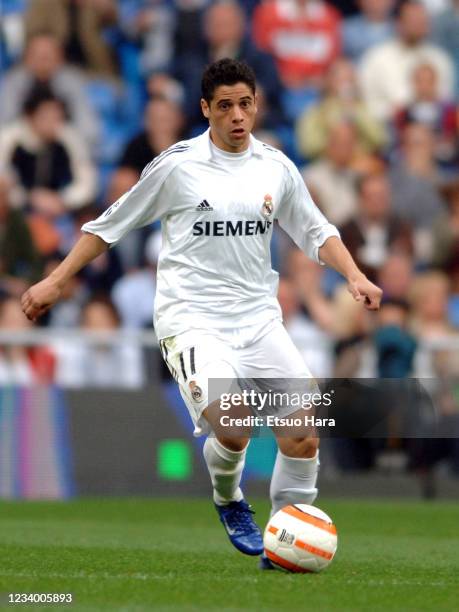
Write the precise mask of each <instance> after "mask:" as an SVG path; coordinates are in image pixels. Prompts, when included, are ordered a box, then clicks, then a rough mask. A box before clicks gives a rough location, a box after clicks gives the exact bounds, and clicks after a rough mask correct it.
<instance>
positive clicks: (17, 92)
mask: <svg viewBox="0 0 459 612" xmlns="http://www.w3.org/2000/svg"><path fill="white" fill-rule="evenodd" d="M86 83H87V80H86V77H85V76H84V74H83V73H82V72H81V71H79V70H78V69H77V68H74V67H71V66H69V65H68V64H66V63H65V62H64V57H63V51H62V46H61V44H60V42H59V40H58V39H57V38H56V37H55V36H53V35H52V34H49V33H47V32H42V33H36V34H34V35H33V36H32V37H31V38H30V39H29V40H28V42H27V45H26V48H25V51H24V57H23V61H22V62H21V64H19V65H18V66H13V67H12V68H11V70H9V71H8V72H7V73H6V74H5V77H4V78H3V79H2V83H1V90H0V99H1V100H2V103H1V104H0V126H3V127H4V126H5V125H6V124H9V123H10V122H11V121H13V120H14V119H16V118H17V117H18V115H19V113H20V112H21V109H22V108H23V106H24V102H25V100H26V99H27V97H28V96H29V95H30V92H31V91H32V90H33V89H34V88H35V87H36V85H37V84H47V85H49V86H50V87H51V89H52V91H53V93H54V94H55V95H56V96H58V97H59V98H61V99H62V100H63V101H64V102H65V104H66V108H67V110H68V112H69V116H70V118H71V120H72V123H74V124H75V127H76V129H77V130H78V132H79V134H80V135H81V136H83V137H84V138H85V139H86V141H87V142H88V143H89V144H90V145H91V146H93V145H95V144H96V143H97V141H98V135H99V125H98V120H97V117H96V115H95V113H94V111H93V109H92V107H91V105H90V103H89V99H88V97H87V95H86V91H85V86H86Z"/></svg>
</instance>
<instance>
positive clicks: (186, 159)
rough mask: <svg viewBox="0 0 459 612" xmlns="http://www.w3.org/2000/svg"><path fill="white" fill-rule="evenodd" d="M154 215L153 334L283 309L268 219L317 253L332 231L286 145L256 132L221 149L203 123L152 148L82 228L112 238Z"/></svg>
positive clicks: (256, 320) (258, 320)
mask: <svg viewBox="0 0 459 612" xmlns="http://www.w3.org/2000/svg"><path fill="white" fill-rule="evenodd" d="M157 219H160V220H161V226H162V248H161V252H160V255H159V260H158V278H157V293H156V300H155V316H154V323H155V330H156V333H157V335H158V338H160V339H162V338H166V337H168V336H175V335H177V334H179V333H182V332H184V331H187V330H190V329H209V328H215V329H231V328H235V327H236V328H240V327H243V326H247V325H253V324H262V323H263V322H269V321H270V320H272V319H275V318H280V316H281V314H280V307H279V303H278V301H277V297H276V296H277V284H278V274H277V273H276V272H274V271H273V269H272V267H271V253H270V241H271V237H272V233H273V221H274V220H275V219H277V220H278V222H279V224H280V225H281V227H283V228H284V229H285V230H286V232H287V233H288V234H289V235H290V236H291V237H292V238H293V240H294V241H295V242H296V244H297V245H298V246H299V247H300V248H301V249H302V250H303V251H304V252H305V253H306V254H307V255H308V256H309V257H311V258H312V259H314V260H316V261H318V260H319V258H318V250H319V247H320V246H321V245H322V244H323V243H324V242H325V241H326V240H327V238H329V237H330V236H339V233H338V230H337V229H336V228H335V227H334V226H333V225H331V224H330V223H328V222H327V220H326V219H325V217H324V216H323V214H322V213H321V212H320V211H319V210H318V208H317V207H316V206H315V204H314V202H313V201H312V199H311V196H310V195H309V193H308V191H307V189H306V187H305V184H304V181H303V179H302V178H301V175H300V173H299V172H298V170H297V168H296V167H295V165H294V164H293V163H292V162H291V161H290V160H289V159H288V158H287V157H286V156H285V155H284V154H283V153H281V152H280V151H278V150H276V149H274V148H272V147H270V146H268V145H265V144H264V143H262V142H260V141H258V140H256V139H255V138H254V137H253V136H251V139H250V147H249V149H248V151H246V152H244V153H238V154H234V153H226V152H224V151H221V150H220V149H217V148H216V147H215V146H214V145H213V143H212V142H211V140H210V132H209V130H207V131H206V132H205V133H204V134H202V135H201V136H198V137H197V138H193V139H191V140H185V141H182V142H179V143H177V144H176V145H174V146H172V147H170V148H169V149H167V150H166V151H164V152H163V153H161V155H158V157H156V158H155V159H154V160H153V161H152V162H151V163H150V164H149V165H148V166H146V167H145V169H144V171H143V173H142V175H141V177H140V180H139V182H138V183H137V184H136V185H135V186H134V187H133V188H132V189H131V190H130V191H129V192H128V193H126V194H124V195H123V196H122V197H121V198H120V199H119V200H118V201H117V202H115V203H114V204H112V206H110V208H108V209H107V210H106V211H105V212H104V213H103V214H102V215H101V216H100V217H99V218H97V219H95V220H94V221H90V222H89V223H86V224H85V225H84V226H83V228H82V230H83V231H84V232H89V233H92V234H96V235H97V236H99V237H100V238H102V240H104V241H105V242H107V243H109V244H110V245H113V244H116V243H117V242H118V240H120V239H121V238H122V237H123V236H124V234H126V233H127V232H129V231H130V230H132V229H135V228H139V227H142V226H145V225H148V224H150V223H152V222H153V221H156V220H157Z"/></svg>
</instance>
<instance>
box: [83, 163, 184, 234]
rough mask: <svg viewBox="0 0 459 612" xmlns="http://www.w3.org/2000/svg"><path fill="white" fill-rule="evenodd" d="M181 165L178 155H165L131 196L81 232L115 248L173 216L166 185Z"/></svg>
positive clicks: (126, 195)
mask: <svg viewBox="0 0 459 612" xmlns="http://www.w3.org/2000/svg"><path fill="white" fill-rule="evenodd" d="M177 164H178V162H177V159H176V158H175V156H174V155H169V156H168V155H167V152H166V154H165V153H163V154H162V156H159V158H156V159H155V160H153V161H152V162H151V164H149V165H148V166H146V168H145V169H144V171H143V173H142V176H141V177H140V179H139V181H138V182H137V183H136V184H135V185H134V186H133V187H132V188H131V189H130V190H129V191H128V192H127V193H125V194H124V195H123V196H121V198H119V200H117V201H116V202H114V203H113V204H112V205H111V206H110V207H109V208H107V210H106V211H105V212H103V213H102V214H101V215H100V216H99V217H98V218H97V219H94V220H93V221H89V222H88V223H85V224H84V225H83V227H82V228H81V230H82V231H83V232H86V233H89V234H95V235H96V236H99V237H100V238H102V240H103V241H104V242H106V243H107V244H110V245H113V244H116V243H117V242H118V241H119V240H121V238H122V237H123V236H124V235H125V234H127V233H128V232H130V231H131V230H133V229H138V228H140V227H144V226H145V225H149V224H150V223H153V222H154V221H157V220H158V219H161V218H162V217H164V216H165V215H167V214H171V212H173V211H172V210H171V203H170V201H169V200H168V198H167V197H165V194H164V184H165V182H166V180H167V179H168V178H169V177H170V175H171V173H172V171H173V170H174V168H175V167H176V166H177Z"/></svg>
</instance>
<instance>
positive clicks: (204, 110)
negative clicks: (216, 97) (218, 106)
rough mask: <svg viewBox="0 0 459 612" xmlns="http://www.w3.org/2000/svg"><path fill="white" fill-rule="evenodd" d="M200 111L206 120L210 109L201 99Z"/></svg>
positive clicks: (205, 101)
mask: <svg viewBox="0 0 459 612" xmlns="http://www.w3.org/2000/svg"><path fill="white" fill-rule="evenodd" d="M201 110H202V114H203V115H204V117H205V118H206V119H208V118H209V114H210V108H209V105H208V104H207V100H204V98H201Z"/></svg>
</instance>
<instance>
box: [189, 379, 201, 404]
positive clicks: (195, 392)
mask: <svg viewBox="0 0 459 612" xmlns="http://www.w3.org/2000/svg"><path fill="white" fill-rule="evenodd" d="M189 387H190V391H191V397H192V398H193V400H194V401H195V402H200V401H201V400H202V399H203V393H202V389H201V387H198V385H197V384H196V382H195V381H194V380H192V381H190V385H189Z"/></svg>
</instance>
